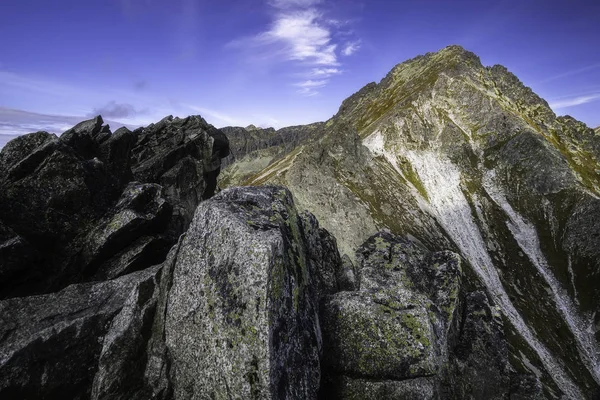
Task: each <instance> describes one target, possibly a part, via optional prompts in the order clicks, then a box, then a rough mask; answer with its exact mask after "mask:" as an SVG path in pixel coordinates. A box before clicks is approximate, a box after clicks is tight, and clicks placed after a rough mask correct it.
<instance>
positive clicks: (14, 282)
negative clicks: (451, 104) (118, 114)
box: [0, 117, 228, 298]
mask: <svg viewBox="0 0 600 400" xmlns="http://www.w3.org/2000/svg"><path fill="white" fill-rule="evenodd" d="M227 155H228V141H227V138H226V137H225V136H224V135H223V133H222V132H220V131H218V130H217V129H215V128H214V127H212V126H210V125H208V124H207V123H206V122H205V121H204V120H203V119H202V118H200V117H189V118H186V119H185V120H180V119H177V118H176V119H173V118H172V117H169V118H166V119H164V120H163V121H161V122H160V123H158V124H156V125H151V126H149V127H147V128H140V129H139V130H136V131H135V132H131V131H129V130H128V129H127V128H120V129H118V130H117V131H116V132H114V133H111V132H110V129H109V127H108V126H107V125H103V121H102V118H101V117H96V118H94V119H91V120H89V121H84V122H82V123H80V124H78V125H76V126H75V127H73V128H72V129H70V130H68V131H66V132H65V133H63V134H62V135H61V136H60V138H59V137H57V136H55V135H52V134H49V133H46V132H37V133H32V134H29V135H24V136H20V137H18V138H16V139H14V140H12V141H11V142H9V143H8V144H7V145H6V146H5V147H4V148H3V149H2V151H1V152H0V240H1V241H2V245H1V246H0V249H1V250H0V253H1V254H2V256H3V257H2V263H1V265H0V278H1V279H0V282H1V283H0V298H6V297H12V296H20V295H27V294H33V293H48V292H52V291H56V290H58V289H61V288H64V287H65V286H67V285H68V284H70V283H77V282H85V281H90V280H98V279H107V278H115V277H118V276H121V275H123V274H127V273H130V272H133V271H136V270H139V269H143V268H147V267H149V266H151V265H154V264H157V263H160V262H162V261H163V260H164V257H165V256H166V254H167V252H168V250H169V248H170V247H171V246H172V245H173V244H174V243H175V241H176V240H177V238H178V237H179V235H180V234H181V233H183V232H184V231H185V230H186V229H187V226H188V225H189V223H190V221H191V217H192V215H193V212H194V210H195V209H196V206H197V205H198V203H199V202H200V201H201V199H202V198H203V197H204V198H208V197H210V195H211V194H212V193H210V190H211V189H210V188H211V186H212V188H213V190H214V187H215V186H216V177H217V174H218V171H219V162H220V159H221V158H222V157H225V156H227Z"/></svg>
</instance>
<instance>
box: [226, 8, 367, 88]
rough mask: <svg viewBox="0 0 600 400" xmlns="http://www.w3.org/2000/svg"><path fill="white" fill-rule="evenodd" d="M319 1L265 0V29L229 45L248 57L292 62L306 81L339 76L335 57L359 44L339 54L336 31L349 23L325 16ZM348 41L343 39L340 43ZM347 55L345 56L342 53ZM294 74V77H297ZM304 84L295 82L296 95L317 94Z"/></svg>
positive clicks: (355, 47) (351, 44)
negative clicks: (270, 16) (267, 17)
mask: <svg viewBox="0 0 600 400" xmlns="http://www.w3.org/2000/svg"><path fill="white" fill-rule="evenodd" d="M323 3H324V1H323V0H269V1H267V4H268V5H269V6H270V8H271V11H272V12H273V20H272V22H271V23H270V24H269V26H268V27H267V28H266V29H265V30H264V31H263V32H260V33H258V34H256V35H254V36H251V37H246V38H242V39H238V40H236V41H233V42H231V43H230V44H229V45H230V46H235V47H238V48H243V49H245V50H251V51H252V53H251V54H252V57H256V54H257V53H258V54H261V51H260V50H263V51H264V53H262V54H268V57H264V59H268V60H271V61H274V62H295V63H297V65H296V66H297V67H300V68H303V69H304V71H305V72H304V73H301V74H299V75H301V76H303V77H304V78H305V79H308V78H320V79H323V78H329V77H332V76H334V75H338V74H340V73H342V69H341V68H340V66H341V65H342V63H341V62H340V59H339V56H340V55H341V54H344V55H349V54H352V53H354V52H355V51H357V50H358V49H359V48H360V41H358V40H356V41H353V42H347V43H346V47H345V48H344V49H343V50H342V51H341V52H340V43H339V41H340V37H342V36H343V35H338V32H339V28H340V27H341V26H344V27H345V28H347V25H348V24H349V23H350V21H349V20H347V21H340V20H337V19H335V18H332V17H331V16H330V15H328V14H329V13H330V12H331V11H329V12H326V11H325V10H324V7H322V5H323ZM348 40H349V38H348V37H345V39H344V41H348ZM346 53H349V54H346ZM297 75H298V74H296V76H297ZM306 82H307V81H303V82H296V83H294V84H293V86H296V87H299V88H300V90H298V92H299V93H301V94H304V95H311V96H312V95H315V94H317V90H316V89H317V88H322V87H324V86H325V85H326V84H327V82H325V83H324V84H322V85H319V86H315V87H312V89H310V90H309V88H307V87H305V86H303V85H304V84H305V83H306Z"/></svg>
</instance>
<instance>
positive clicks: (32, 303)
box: [0, 268, 158, 399]
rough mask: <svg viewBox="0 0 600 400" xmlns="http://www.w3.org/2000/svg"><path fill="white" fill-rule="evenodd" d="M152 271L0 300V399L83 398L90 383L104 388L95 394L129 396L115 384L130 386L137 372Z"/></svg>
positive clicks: (149, 312)
mask: <svg viewBox="0 0 600 400" xmlns="http://www.w3.org/2000/svg"><path fill="white" fill-rule="evenodd" d="M157 271H158V269H157V268H151V269H147V270H144V271H141V272H136V273H134V274H131V275H127V276H124V277H121V278H118V279H115V280H110V281H106V282H101V283H83V284H78V285H72V286H69V287H67V288H66V289H64V290H62V291H60V292H58V293H52V294H46V295H39V296H31V297H23V298H13V299H8V300H3V301H0V397H2V398H3V399H42V398H43V399H59V398H63V399H66V398H69V399H89V398H91V397H90V396H91V395H92V386H94V391H95V393H94V394H96V393H103V394H104V395H103V396H96V395H95V396H94V398H116V394H117V393H118V394H119V395H121V398H130V397H128V396H126V394H127V391H125V392H122V393H119V392H117V393H115V391H114V390H113V389H114V388H119V389H120V390H127V388H128V387H131V388H132V389H134V388H136V386H135V384H136V383H138V382H137V381H136V380H135V379H136V378H137V376H138V375H139V374H140V373H143V369H140V364H142V363H143V362H144V357H145V355H144V344H145V343H144V340H145V339H144V337H146V340H147V336H148V335H149V333H150V330H149V328H150V325H149V322H151V321H152V318H153V316H154V315H153V313H154V309H155V307H156V297H155V290H156V284H157V281H156V279H157ZM124 334H127V335H126V337H125V340H123V336H124ZM115 354H118V356H115ZM107 358H111V360H112V361H113V362H112V363H110V364H109V365H106V359H107ZM115 369H119V372H120V374H119V375H114V376H112V378H113V379H112V380H111V381H107V380H106V379H105V377H106V376H107V375H110V373H111V370H115ZM123 382H125V384H123ZM101 387H103V389H100V388H101ZM113 395H114V397H113Z"/></svg>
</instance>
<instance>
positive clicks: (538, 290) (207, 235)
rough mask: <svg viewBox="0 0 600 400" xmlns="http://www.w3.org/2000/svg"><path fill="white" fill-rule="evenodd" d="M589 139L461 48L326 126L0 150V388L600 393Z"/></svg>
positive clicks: (141, 133)
mask: <svg viewBox="0 0 600 400" xmlns="http://www.w3.org/2000/svg"><path fill="white" fill-rule="evenodd" d="M599 260H600V132H599V131H598V128H596V129H595V130H594V129H591V128H589V127H587V126H586V125H585V124H583V123H581V122H579V121H577V120H575V119H573V118H571V117H569V116H563V117H557V116H556V115H555V114H554V113H553V112H552V110H551V109H550V108H549V106H548V104H547V103H546V102H545V101H544V100H543V99H541V98H539V97H538V96H537V95H536V94H535V93H533V92H532V91H531V90H530V89H529V88H527V87H525V86H524V85H523V84H522V83H521V82H520V81H519V80H518V79H517V77H515V76H514V75H512V74H511V73H510V72H509V71H507V70H506V68H504V67H502V66H499V65H496V66H493V67H485V66H483V65H482V64H481V62H480V61H479V59H478V57H477V56H476V55H474V54H472V53H470V52H468V51H466V50H464V49H462V48H461V47H458V46H450V47H447V48H445V49H443V50H441V51H439V52H437V53H429V54H426V55H423V56H419V57H416V58H414V59H412V60H408V61H406V62H404V63H402V64H399V65H397V66H396V67H394V68H393V69H392V71H390V73H389V74H388V75H387V76H386V77H385V78H384V79H383V80H382V81H381V82H379V83H370V84H368V85H366V86H365V87H364V88H362V89H361V90H359V91H358V92H356V93H355V94H353V95H352V96H351V97H349V98H348V99H346V100H345V101H344V102H343V103H342V105H341V107H340V109H339V111H338V113H337V114H336V115H335V116H334V117H332V118H331V119H330V120H328V121H326V122H323V123H315V124H311V125H306V126H295V127H288V128H283V129H279V130H275V129H272V128H268V129H264V128H257V127H255V126H248V127H246V128H242V127H227V128H222V129H216V128H215V127H213V126H212V125H210V124H208V123H207V122H206V121H205V120H204V119H202V118H201V117H200V116H190V117H187V118H184V119H180V118H173V117H171V116H169V117H167V118H164V119H163V120H161V121H160V122H157V123H156V124H151V125H149V126H147V127H144V128H139V129H136V130H134V131H130V130H128V129H127V128H120V129H118V130H117V131H115V132H112V131H111V130H110V128H109V126H108V125H104V122H103V120H102V118H101V117H100V116H98V117H96V118H93V119H91V120H89V121H84V122H82V123H80V124H78V125H76V126H75V127H73V128H72V129H69V130H68V131H66V132H64V133H63V134H62V135H60V136H57V135H54V134H50V133H47V132H36V133H31V134H28V135H24V136H20V137H18V138H16V139H14V140H12V141H10V142H9V143H8V144H7V145H6V146H5V147H4V148H3V149H2V151H1V152H0V278H1V279H0V398H1V399H71V398H72V399H140V400H141V399H162V400H171V399H511V400H518V399H597V398H600V343H599V341H600V261H599Z"/></svg>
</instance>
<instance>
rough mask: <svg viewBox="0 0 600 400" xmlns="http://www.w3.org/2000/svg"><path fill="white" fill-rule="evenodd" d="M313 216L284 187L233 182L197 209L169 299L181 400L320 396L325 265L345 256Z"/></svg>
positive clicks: (169, 342)
mask: <svg viewBox="0 0 600 400" xmlns="http://www.w3.org/2000/svg"><path fill="white" fill-rule="evenodd" d="M312 220H313V218H311V217H310V216H304V217H300V216H298V213H297V211H296V209H295V207H294V204H293V201H292V197H291V195H290V193H289V192H288V191H287V190H286V189H284V188H277V187H263V188H232V189H229V190H226V191H223V192H221V193H220V194H218V195H217V196H215V197H214V198H212V199H211V200H209V201H206V202H203V203H202V204H201V205H200V206H199V207H198V209H197V211H196V214H195V216H194V220H193V221H192V223H191V225H190V228H189V229H188V231H187V233H186V234H185V236H184V237H183V239H182V242H181V245H180V248H179V250H178V252H177V254H176V256H175V261H174V266H173V278H172V279H173V280H172V286H171V288H170V293H169V299H168V302H167V305H166V320H165V340H166V347H167V351H168V353H169V356H170V359H171V363H172V364H171V369H170V380H171V383H172V386H173V393H174V397H175V398H176V399H182V398H198V399H200V398H215V399H228V398H253V399H258V398H260V399H263V398H265V399H266V398H271V399H300V398H302V399H311V398H312V399H314V398H316V396H317V391H318V389H319V382H320V367H319V365H320V361H319V359H320V353H321V346H322V344H321V332H320V327H319V322H318V321H319V320H318V315H317V313H318V293H319V288H320V287H322V285H320V284H319V282H318V279H319V277H320V276H321V275H319V273H318V272H317V269H321V268H322V269H325V270H332V271H335V270H336V269H339V265H338V266H331V265H328V264H330V263H332V262H333V263H340V258H339V255H338V254H337V250H336V248H335V246H333V244H334V243H335V242H334V241H333V240H332V239H331V238H329V237H328V234H327V233H326V232H325V231H322V230H319V229H318V226H316V225H315V221H313V222H311V221H312ZM329 252H334V254H329Z"/></svg>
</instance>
